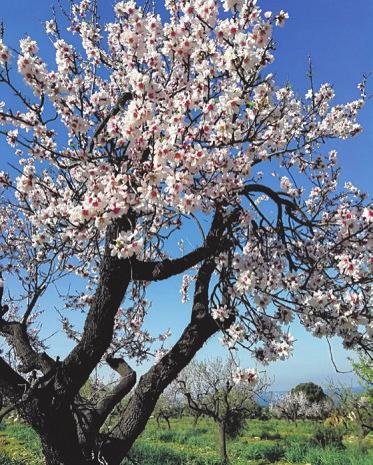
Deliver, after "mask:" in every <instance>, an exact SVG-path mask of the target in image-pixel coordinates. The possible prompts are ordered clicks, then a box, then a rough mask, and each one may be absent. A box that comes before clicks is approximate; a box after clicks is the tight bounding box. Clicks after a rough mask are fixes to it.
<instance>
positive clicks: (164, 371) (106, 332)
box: [0, 0, 373, 465]
mask: <svg viewBox="0 0 373 465" xmlns="http://www.w3.org/2000/svg"><path fill="white" fill-rule="evenodd" d="M150 3H151V2H146V5H147V6H146V7H145V10H144V9H141V8H138V7H137V6H136V4H135V2H134V1H132V0H131V1H127V2H124V1H120V2H117V3H116V4H115V5H114V17H113V18H112V19H109V21H108V23H107V24H106V25H103V24H100V21H99V14H98V13H99V10H98V8H99V3H98V2H96V1H95V0H82V1H80V2H78V3H77V2H74V1H71V2H66V4H67V9H66V11H62V14H60V15H58V14H56V15H55V17H54V18H52V19H51V20H50V21H48V22H47V23H46V32H47V34H48V35H49V38H50V40H51V43H52V44H53V47H54V50H55V62H53V63H52V62H49V63H46V62H45V61H44V60H43V58H42V57H41V56H40V54H39V49H38V45H37V44H36V42H35V41H34V40H33V39H32V38H31V37H27V36H26V37H24V38H23V39H22V40H21V41H20V44H19V49H18V50H14V49H11V48H10V46H9V45H8V44H7V41H6V37H1V39H0V66H1V71H0V86H1V95H2V98H3V99H4V101H3V100H1V101H0V124H1V130H0V134H1V135H2V136H4V139H5V140H6V141H7V143H8V144H9V146H10V150H11V151H12V156H11V158H12V161H11V163H10V165H9V166H8V167H7V169H6V171H3V172H1V173H0V184H1V186H2V193H1V207H0V226H1V229H0V262H1V271H2V273H3V278H4V281H5V288H4V292H3V293H2V294H1V297H2V301H1V302H0V309H1V311H0V334H1V336H2V337H3V338H4V350H5V352H4V356H3V357H1V358H0V390H1V392H2V396H3V399H4V400H5V403H6V404H7V405H14V406H16V408H17V410H18V411H19V414H20V415H21V416H22V417H23V418H24V419H25V420H26V421H27V422H28V423H29V424H30V425H31V426H32V427H33V428H34V429H35V430H36V431H37V432H38V434H39V435H40V438H41V442H42V446H43V451H44V454H45V457H46V462H47V465H57V464H58V465H66V464H69V465H71V464H72V463H74V464H76V465H86V464H88V463H89V464H94V465H97V464H98V463H99V462H100V461H101V462H102V461H103V460H106V462H107V463H109V464H110V465H117V464H119V463H120V462H121V460H122V458H123V457H124V456H125V455H126V454H127V452H128V451H129V449H130V447H131V446H132V444H133V442H134V441H135V439H136V438H137V437H138V435H139V434H140V433H141V431H142V430H143V428H144V427H145V424H146V422H147V420H148V418H149V416H150V415H151V413H152V410H153V408H154V406H155V404H156V402H157V400H158V398H159V396H160V394H161V393H162V391H163V390H164V389H165V388H166V387H167V385H168V384H169V383H170V382H171V381H172V380H173V379H175V377H176V376H177V374H178V373H179V372H180V371H181V370H182V369H183V368H184V367H185V366H186V365H187V364H188V363H189V362H190V361H191V360H192V358H193V356H194V355H195V353H196V352H197V351H198V350H199V349H200V348H201V347H202V346H203V344H204V343H205V342H206V341H207V340H208V339H209V338H210V337H211V336H212V335H213V334H215V333H216V332H218V331H219V330H221V331H222V332H223V333H224V336H223V337H224V343H225V344H226V345H227V346H229V347H231V348H232V347H234V346H236V347H238V346H242V347H245V348H247V349H248V350H250V351H251V352H252V353H253V355H254V357H255V358H256V360H258V361H259V362H262V363H269V362H270V361H272V360H276V359H281V358H282V359H283V358H286V357H287V356H288V355H289V354H290V352H291V350H292V341H293V339H292V337H291V336H290V334H289V331H288V324H289V323H290V322H291V321H292V319H293V318H299V320H300V322H301V323H302V324H303V325H304V326H305V328H306V329H307V330H308V331H310V332H311V333H313V334H314V335H316V336H335V335H336V336H339V337H340V338H342V340H343V344H344V346H345V347H346V348H353V347H356V346H359V347H361V348H362V350H366V351H367V350H369V349H371V347H372V337H371V336H372V302H371V299H370V298H369V295H370V290H371V282H372V263H371V256H370V247H369V244H370V243H371V240H372V224H373V222H372V220H373V209H372V206H371V205H369V204H368V203H367V202H366V200H365V199H366V196H365V194H364V193H362V192H360V191H359V190H358V189H357V188H355V187H354V186H352V185H351V184H350V183H347V184H346V188H345V189H340V188H339V187H338V176H339V168H338V167H337V161H336V158H337V156H336V152H335V151H333V150H331V151H330V150H329V149H328V150H325V149H324V148H323V147H322V144H323V143H324V142H325V141H327V140H329V139H333V138H342V139H344V138H347V137H350V136H354V135H356V134H358V133H359V132H360V130H361V128H360V126H359V124H358V123H357V121H356V118H357V114H358V111H359V110H360V108H361V107H362V106H363V105H364V99H365V91H364V82H363V83H362V84H361V85H360V86H359V88H360V95H358V96H357V99H356V100H355V101H353V102H349V103H347V104H345V105H342V104H337V105H334V106H333V104H332V99H333V97H334V92H333V89H332V87H331V86H330V85H329V84H323V85H322V86H320V88H316V87H315V85H314V82H313V79H312V73H310V76H311V78H310V90H309V91H308V92H307V94H306V96H305V98H304V99H302V98H300V97H298V96H297V95H296V94H295V92H294V90H293V89H292V88H291V86H290V84H286V85H285V86H281V85H278V84H276V82H275V80H274V77H273V75H272V74H270V73H268V72H267V71H266V66H267V65H268V64H269V63H272V61H273V60H274V55H273V52H274V49H275V47H274V43H273V40H272V29H273V27H276V26H282V25H283V24H284V23H285V21H286V19H287V17H288V15H287V14H286V13H285V12H284V11H282V10H281V11H279V12H276V13H271V12H266V13H265V14H261V11H260V9H259V7H258V6H257V5H256V2H255V1H254V0H246V1H244V0H239V1H238V0H237V1H236V0H235V1H224V2H215V1H213V0H193V1H184V0H182V1H175V0H166V1H165V6H166V8H167V10H168V18H169V19H168V20H167V22H162V21H161V19H160V17H159V16H157V15H155V14H153V12H152V11H151V8H150V7H149V5H150ZM222 7H223V9H224V10H225V13H224V15H222V14H221V13H222ZM66 29H67V32H65V30H66ZM5 30H6V29H5ZM51 61H52V60H51ZM17 71H18V73H19V75H20V76H16V75H17ZM19 78H21V79H19ZM191 235H193V237H195V238H198V237H199V238H200V239H199V243H198V244H196V246H195V248H192V247H191V248H190V249H189V248H187V247H183V248H182V254H181V256H176V252H175V251H176V250H177V243H178V242H179V241H180V239H183V238H185V236H191ZM196 240H197V239H196ZM177 274H184V277H183V280H182V299H183V301H184V302H186V301H187V300H188V297H189V293H188V288H189V287H190V286H191V285H193V288H194V289H193V297H192V298H191V300H192V302H191V313H190V321H189V323H188V324H187V325H186V327H185V329H184V331H183V332H182V334H181V335H180V337H179V339H178V341H177V342H176V343H175V344H174V345H173V347H171V348H170V347H166V344H167V342H166V340H167V336H168V332H167V331H165V332H164V333H163V334H161V335H159V336H154V335H152V334H150V333H149V331H148V330H146V329H145V328H144V326H143V322H144V319H145V318H146V315H147V314H148V312H150V310H151V306H150V302H149V301H148V300H147V297H146V296H147V290H148V288H149V286H151V285H152V283H154V282H155V281H160V280H166V279H168V278H171V277H173V276H175V275H177ZM74 287H75V291H74V290H73V289H74ZM51 288H52V289H56V288H57V289H58V292H59V295H60V299H57V300H58V301H57V302H56V299H55V298H54V301H53V303H54V304H55V305H56V306H57V307H58V311H59V313H60V318H61V327H62V328H63V330H64V331H65V333H66V335H67V336H68V337H69V338H70V339H71V340H72V341H73V343H74V347H73V349H72V350H71V352H70V353H69V354H67V355H66V356H65V354H64V358H63V359H61V360H60V359H57V360H55V359H54V357H51V355H50V354H49V355H48V353H47V352H48V347H47V346H46V342H45V341H43V339H42V338H41V337H40V324H41V323H42V322H43V315H44V314H45V313H46V312H50V311H51V308H49V307H50V306H51V304H50V302H51V301H50V300H48V299H47V297H48V295H49V296H50V295H51V294H48V292H49V289H51ZM65 294H67V295H65ZM43 297H45V299H44V301H43ZM74 309H75V310H79V311H80V312H81V313H82V315H83V318H84V324H82V325H81V326H80V325H79V324H78V325H75V326H74V325H73V324H72V322H71V321H70V320H69V316H70V315H71V313H70V312H71V311H72V310H74ZM43 310H44V313H43ZM152 355H155V356H156V358H155V364H154V365H153V367H152V368H151V369H150V370H148V372H147V373H146V374H144V375H143V376H142V377H141V379H140V380H139V382H138V384H137V386H136V388H135V390H134V392H133V395H132V396H131V398H130V400H129V402H128V404H127V407H126V409H125V410H124V412H123V414H122V415H121V417H120V419H118V421H117V422H116V424H115V427H113V428H112V429H111V430H110V431H109V432H107V431H106V432H103V431H102V430H101V426H102V425H103V424H104V423H105V422H106V421H107V419H108V417H109V416H110V414H111V412H112V411H113V409H115V406H116V405H117V404H119V403H121V402H122V400H123V399H124V398H125V397H126V396H127V394H128V393H129V392H130V391H131V389H132V388H133V386H134V384H135V379H136V373H135V372H134V370H133V369H132V368H131V367H130V366H129V363H132V362H131V360H132V361H134V362H136V361H138V362H143V361H144V360H145V359H146V358H148V357H150V356H152ZM100 364H108V365H109V366H110V367H111V368H112V369H113V370H114V372H116V373H117V374H118V383H117V384H116V385H115V386H114V387H113V389H112V392H111V393H109V394H108V395H107V396H105V398H104V399H102V400H100V401H98V402H92V401H90V400H89V399H84V398H83V397H82V396H80V395H79V391H80V389H81V387H82V386H83V385H84V383H85V382H86V381H87V379H88V378H89V376H90V374H91V373H92V371H93V370H94V369H95V368H97V367H98V366H99V365H100ZM62 430H63V431H64V434H63V435H61V431H62Z"/></svg>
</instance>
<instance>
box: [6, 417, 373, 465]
mask: <svg viewBox="0 0 373 465" xmlns="http://www.w3.org/2000/svg"><path fill="white" fill-rule="evenodd" d="M162 426H163V427H162ZM316 430H317V425H316V424H315V423H313V422H309V421H303V422H299V424H298V425H297V426H296V425H294V424H291V423H288V422H286V421H284V420H274V419H271V420H266V421H264V420H250V421H249V422H248V423H247V426H246V428H245V430H244V431H243V434H242V435H241V436H240V437H238V438H236V439H235V440H231V441H229V442H228V454H229V457H230V463H231V465H270V464H275V465H295V464H296V465H305V464H311V465H371V464H373V436H369V437H368V438H366V439H365V440H364V441H363V444H362V447H360V448H359V446H358V440H357V437H356V431H354V430H353V429H352V430H350V431H348V432H347V435H345V436H344V439H343V447H344V448H343V449H342V450H341V449H338V448H335V447H329V446H328V447H325V448H322V447H320V446H318V445H317V444H316V443H315V442H313V441H312V437H313V436H314V435H315V431H316ZM218 451H219V444H218V434H217V430H216V426H215V425H214V424H213V423H212V422H211V421H210V420H208V419H201V420H200V421H199V422H198V425H197V426H196V427H193V426H192V420H191V419H190V418H188V417H183V418H180V419H176V420H172V421H171V430H168V429H167V427H166V425H161V427H160V428H158V426H157V424H156V422H155V420H154V419H150V421H149V423H148V425H147V427H146V429H145V431H144V432H143V433H142V434H141V436H140V437H139V439H138V440H137V441H136V443H135V445H134V447H133V448H132V450H131V453H130V460H125V461H124V462H123V465H133V464H134V463H135V464H138V465H220V464H221V460H220V457H219V452H218ZM42 464H43V459H42V456H41V452H40V443H39V440H38V439H37V437H36V435H35V433H34V432H33V431H32V430H31V429H30V428H28V427H27V426H25V425H23V424H22V423H15V424H6V427H5V429H4V428H3V430H1V425H0V465H42Z"/></svg>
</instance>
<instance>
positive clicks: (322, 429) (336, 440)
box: [311, 426, 344, 449]
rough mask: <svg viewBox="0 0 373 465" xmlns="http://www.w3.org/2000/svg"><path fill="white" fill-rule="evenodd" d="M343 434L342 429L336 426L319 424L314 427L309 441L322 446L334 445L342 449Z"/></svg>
mask: <svg viewBox="0 0 373 465" xmlns="http://www.w3.org/2000/svg"><path fill="white" fill-rule="evenodd" d="M343 434H344V429H343V428H341V427H338V426H319V427H317V428H316V430H315V432H314V434H313V436H312V438H311V442H313V443H314V444H316V445H318V446H320V447H322V448H323V449H325V447H334V448H336V449H343V448H344V445H343Z"/></svg>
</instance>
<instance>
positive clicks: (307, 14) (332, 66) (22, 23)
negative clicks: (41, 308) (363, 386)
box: [0, 0, 373, 390]
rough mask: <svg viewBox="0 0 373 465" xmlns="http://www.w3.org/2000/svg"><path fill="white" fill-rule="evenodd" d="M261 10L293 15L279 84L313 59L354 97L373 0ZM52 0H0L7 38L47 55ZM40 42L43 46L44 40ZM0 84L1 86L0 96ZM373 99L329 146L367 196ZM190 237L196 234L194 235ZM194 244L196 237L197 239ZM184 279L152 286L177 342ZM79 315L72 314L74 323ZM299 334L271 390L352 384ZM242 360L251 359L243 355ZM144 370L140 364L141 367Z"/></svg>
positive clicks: (268, 2) (296, 83)
mask: <svg viewBox="0 0 373 465" xmlns="http://www.w3.org/2000/svg"><path fill="white" fill-rule="evenodd" d="M100 3H101V7H100V8H101V12H102V15H103V17H107V16H109V15H110V5H111V4H112V2H111V1H107V0H101V2H100ZM156 4H157V8H158V12H159V13H161V14H163V9H162V4H163V2H162V1H160V0H157V2H156ZM258 4H259V5H260V6H261V7H262V9H263V10H272V11H273V12H278V11H279V10H280V9H284V10H286V11H288V12H289V15H290V19H289V21H288V22H287V24H286V26H285V27H284V28H282V29H276V32H275V38H276V41H277V51H276V53H275V56H276V61H275V63H274V64H273V65H272V68H271V71H272V72H274V73H275V74H276V80H277V82H278V84H279V85H280V84H283V83H285V82H286V81H289V82H291V83H292V86H293V88H294V89H295V90H296V91H298V92H299V93H301V94H304V92H305V91H306V90H307V88H308V81H307V78H306V72H307V66H308V56H311V57H312V61H313V67H314V77H315V82H316V84H321V83H323V82H327V81H328V82H331V83H332V84H333V85H334V88H335V91H336V95H337V101H340V102H344V101H347V100H351V99H355V98H357V97H358V92H357V89H356V86H357V84H358V83H359V82H360V81H361V78H362V76H363V74H367V73H369V72H372V71H373V54H372V43H373V2H372V1H370V0H355V1H354V2H351V1H350V0H312V1H300V0H258ZM51 5H53V1H52V0H37V1H30V0H14V1H8V0H5V1H4V0H3V1H2V2H1V10H0V19H3V20H4V23H5V27H6V36H5V40H6V42H7V44H8V45H13V46H15V47H17V43H18V40H19V38H21V37H22V36H24V35H25V34H29V35H30V36H32V37H33V38H34V39H36V40H37V41H38V42H39V46H40V49H41V54H42V55H43V56H44V57H45V58H46V59H48V57H50V56H51V52H52V49H51V46H50V43H48V41H47V40H46V37H45V35H44V34H43V31H42V23H43V22H44V21H45V20H46V19H49V18H50V13H49V12H50V7H51ZM43 43H44V45H43ZM372 80H373V76H372V78H371V80H370V81H369V83H368V91H370V92H371V93H373V84H372ZM1 92H2V89H1V88H0V99H1V98H2V95H1ZM372 121H373V99H371V100H370V101H368V103H367V106H366V108H365V109H364V110H363V111H362V113H361V118H360V122H361V123H362V124H363V126H364V129H365V130H364V133H363V134H361V135H360V136H359V137H358V138H354V139H351V140H348V141H343V142H335V143H333V144H332V145H333V147H335V148H337V150H338V152H339V160H340V164H341V165H342V168H343V180H351V181H352V182H353V183H354V184H355V185H357V186H358V187H360V188H361V189H363V190H365V191H367V192H369V193H370V195H371V194H372V179H373V162H372V156H373V153H372V152H373V150H372V149H373V131H372ZM0 150H1V153H0V169H2V167H4V158H6V157H7V156H8V153H9V148H8V147H7V146H5V145H4V144H3V143H2V142H0ZM191 241H193V238H192V239H191ZM196 242H197V239H196ZM180 281H181V278H180V277H177V278H174V279H173V280H171V281H170V282H167V283H163V284H157V285H155V286H154V288H153V290H152V291H151V295H153V296H154V303H153V308H152V312H151V318H150V319H149V321H148V325H149V327H150V328H152V330H153V331H154V332H155V333H156V334H158V333H159V332H161V331H163V330H164V329H165V328H168V327H171V328H173V329H174V330H173V332H174V337H173V338H172V340H175V338H176V337H177V335H178V334H179V333H180V332H181V330H182V328H183V324H185V323H186V322H187V321H188V318H189V311H190V309H189V306H183V305H182V304H181V303H180V294H179V287H180ZM52 303H53V300H52V296H50V297H49V299H47V300H46V301H45V302H44V304H45V307H46V308H47V307H48V308H49V310H48V316H47V319H46V322H47V324H46V325H45V327H44V333H45V334H50V333H51V332H52V331H53V330H54V329H55V328H56V327H57V326H58V322H57V314H56V313H55V312H54V310H53V306H52ZM79 320H80V318H79V317H76V321H79ZM292 332H293V334H295V336H296V338H297V343H296V347H295V353H294V355H293V357H292V358H291V359H290V360H288V361H286V362H278V363H276V364H273V365H272V366H270V367H269V369H268V372H269V374H270V376H271V377H272V378H273V379H274V384H273V388H274V389H278V390H283V389H287V388H289V387H292V386H294V385H295V384H297V383H299V382H304V381H308V380H312V381H314V382H318V383H321V384H325V383H326V382H327V381H328V379H330V378H335V379H340V380H343V381H345V382H353V380H352V375H351V374H348V375H344V376H342V375H337V374H336V373H335V370H334V368H333V365H332V363H331V361H330V358H329V353H328V347H327V343H326V341H324V340H320V339H314V338H312V337H311V336H310V335H308V334H306V333H305V332H304V331H303V330H302V328H300V327H299V326H297V325H295V326H294V327H293V328H292ZM64 341H65V340H64V339H63V338H62V337H60V336H59V335H57V336H56V337H54V338H53V339H51V341H50V342H51V352H52V353H53V354H55V355H56V354H58V353H60V354H61V355H63V354H65V353H66V350H67V348H68V347H70V345H66V343H65V342H64ZM333 346H334V355H335V360H336V362H337V365H338V367H339V368H340V369H343V370H345V369H348V363H347V362H346V352H344V351H343V350H342V349H341V347H340V345H339V343H338V342H337V341H333ZM216 354H219V355H223V354H224V352H223V350H222V349H221V347H220V345H219V343H218V342H217V341H212V342H210V343H209V344H208V345H207V346H206V347H205V348H204V349H203V350H202V351H201V353H200V355H199V356H200V357H205V356H215V355H216ZM241 360H242V363H243V364H244V365H250V364H251V361H250V360H249V359H248V357H247V356H246V357H245V355H244V354H243V355H242V356H241ZM144 368H145V367H139V371H140V372H141V371H143V370H144Z"/></svg>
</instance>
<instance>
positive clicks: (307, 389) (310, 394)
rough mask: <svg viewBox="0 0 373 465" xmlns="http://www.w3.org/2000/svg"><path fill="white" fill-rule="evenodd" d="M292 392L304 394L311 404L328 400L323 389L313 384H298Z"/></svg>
mask: <svg viewBox="0 0 373 465" xmlns="http://www.w3.org/2000/svg"><path fill="white" fill-rule="evenodd" d="M291 392H294V393H296V392H303V393H304V394H305V396H306V398H307V401H308V402H310V403H314V402H321V401H323V400H326V398H327V395H326V394H325V392H324V391H323V388H322V387H321V386H318V385H317V384H315V383H312V382H308V383H301V384H298V385H297V386H295V388H293V389H292V390H291Z"/></svg>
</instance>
